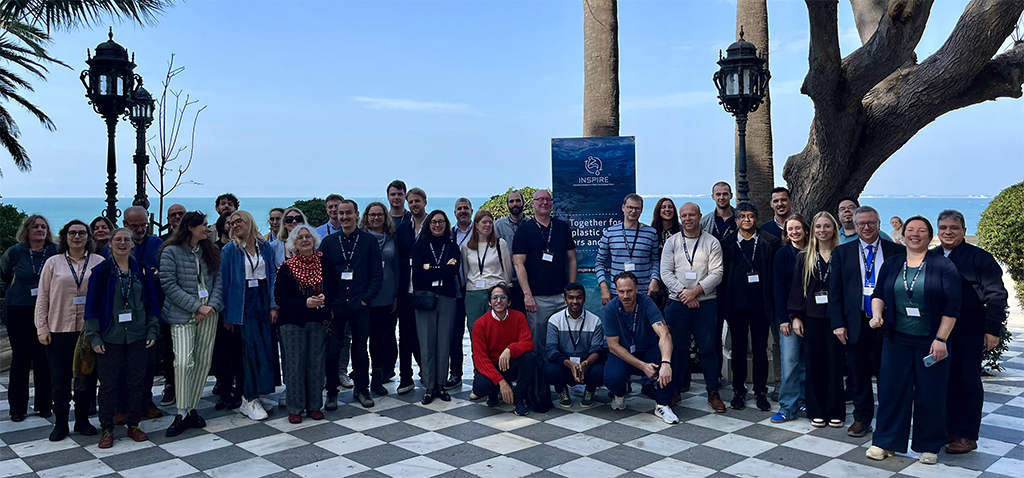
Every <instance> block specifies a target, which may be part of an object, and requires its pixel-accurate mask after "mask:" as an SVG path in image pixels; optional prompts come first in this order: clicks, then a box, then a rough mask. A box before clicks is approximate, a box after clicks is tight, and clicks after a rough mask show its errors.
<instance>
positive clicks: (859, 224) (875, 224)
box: [853, 221, 878, 229]
mask: <svg viewBox="0 0 1024 478" xmlns="http://www.w3.org/2000/svg"><path fill="white" fill-rule="evenodd" d="M853 225H854V226H857V227H858V228H859V229H869V228H876V227H878V221H875V222H855V223H853Z"/></svg>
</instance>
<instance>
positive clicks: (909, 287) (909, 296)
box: [903, 261, 924, 302]
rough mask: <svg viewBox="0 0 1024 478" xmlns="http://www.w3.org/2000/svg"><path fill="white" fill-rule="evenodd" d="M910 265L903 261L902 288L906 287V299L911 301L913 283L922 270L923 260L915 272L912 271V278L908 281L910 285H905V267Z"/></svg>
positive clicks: (912, 299) (912, 298) (907, 267)
mask: <svg viewBox="0 0 1024 478" xmlns="http://www.w3.org/2000/svg"><path fill="white" fill-rule="evenodd" d="M909 268H910V266H909V265H907V262H906V261H904V262H903V288H905V289H907V299H910V301H911V302H913V301H914V285H916V284H917V276H919V275H921V271H922V270H924V261H921V265H920V266H918V267H917V272H915V273H914V280H912V281H910V285H907V269H909Z"/></svg>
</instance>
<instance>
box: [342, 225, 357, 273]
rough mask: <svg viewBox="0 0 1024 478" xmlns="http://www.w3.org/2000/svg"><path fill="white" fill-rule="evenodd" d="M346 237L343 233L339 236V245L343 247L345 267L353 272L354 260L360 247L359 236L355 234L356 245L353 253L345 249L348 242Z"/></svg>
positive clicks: (353, 246)
mask: <svg viewBox="0 0 1024 478" xmlns="http://www.w3.org/2000/svg"><path fill="white" fill-rule="evenodd" d="M344 236H345V233H342V234H341V235H340V236H338V244H339V245H340V246H341V258H342V259H345V267H346V268H347V269H348V270H352V258H353V257H355V255H356V247H359V235H358V234H355V236H356V240H355V243H353V244H352V252H349V251H347V250H346V249H345V242H346V241H345V237H344Z"/></svg>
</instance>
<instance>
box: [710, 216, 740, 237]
mask: <svg viewBox="0 0 1024 478" xmlns="http://www.w3.org/2000/svg"><path fill="white" fill-rule="evenodd" d="M735 218H736V215H735V214H733V215H732V216H729V219H722V222H725V221H727V220H732V221H733V222H734V223H735V222H736V219H735ZM714 223H715V232H717V233H718V237H719V238H722V237H725V236H728V235H729V231H732V228H733V227H735V224H726V225H725V232H722V228H720V227H718V215H715V217H714Z"/></svg>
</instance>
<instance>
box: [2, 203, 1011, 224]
mask: <svg viewBox="0 0 1024 478" xmlns="http://www.w3.org/2000/svg"><path fill="white" fill-rule="evenodd" d="M643 196H644V198H645V203H646V205H647V206H648V207H649V208H653V207H654V205H655V204H656V203H657V201H658V199H659V198H661V197H662V196H659V195H643ZM667 197H670V198H672V199H673V201H675V203H676V205H677V206H679V205H681V204H682V203H684V202H694V203H697V205H699V206H700V208H701V210H702V211H704V212H707V211H710V210H711V209H712V208H713V207H714V201H713V200H712V199H711V198H710V197H708V196H706V195H704V196H685V195H674V196H673V195H670V196H667ZM304 199H308V198H248V197H243V198H239V202H240V203H241V204H240V206H241V207H240V208H241V209H243V210H246V211H248V212H250V213H251V214H252V215H253V217H255V218H256V219H257V221H259V222H260V230H261V232H264V233H265V232H267V229H268V226H267V224H266V221H265V220H266V218H267V215H268V213H269V212H270V210H271V209H272V208H275V207H288V206H291V205H292V204H293V203H294V202H295V201H298V200H304ZM352 199H354V200H355V201H356V202H357V203H358V204H359V207H360V209H362V208H364V207H365V206H366V205H367V204H369V203H370V202H373V201H380V202H383V203H384V204H387V200H386V198H383V197H379V198H371V197H364V198H352ZM456 199H457V198H455V197H431V198H428V203H427V210H428V211H432V210H434V209H440V210H442V211H445V212H447V213H448V216H449V218H451V219H452V220H454V218H453V217H452V215H453V212H454V210H455V201H456ZM469 199H470V201H472V203H473V205H474V208H478V207H479V206H480V205H481V204H483V203H484V202H486V201H487V200H488V199H489V198H480V197H477V198H469ZM991 199H992V198H990V197H982V196H971V197H933V196H928V197H922V196H916V197H894V196H876V197H872V196H862V197H861V204H863V205H869V206H872V207H874V208H875V209H878V211H879V213H880V214H881V217H882V230H884V231H886V232H889V231H890V230H891V229H892V228H891V227H890V226H889V218H891V217H892V216H899V217H901V218H903V219H906V218H908V217H910V216H915V215H922V216H924V217H927V218H928V219H930V220H931V221H932V222H933V223H934V222H935V219H936V218H937V217H938V215H939V212H941V211H942V210H944V209H956V210H959V211H960V212H962V213H963V214H964V218H965V219H966V222H967V233H968V234H974V233H975V230H976V226H977V224H978V219H980V217H981V212H982V211H984V210H985V207H986V206H988V203H989V201H990V200H991ZM131 201H132V198H121V199H119V202H118V207H119V208H120V209H122V210H124V209H125V208H127V207H130V206H131ZM151 201H152V199H151ZM213 202H214V198H212V197H209V198H203V197H172V198H167V199H166V200H165V202H164V208H165V211H166V208H167V207H170V205H171V204H174V203H179V204H182V205H183V206H185V208H186V209H188V210H190V211H192V210H197V209H198V210H200V211H204V212H206V213H207V214H211V213H213V212H214V203H213ZM0 204H11V205H13V206H15V207H17V208H18V209H21V210H22V211H24V212H26V213H28V214H42V215H44V216H46V218H47V219H49V221H50V224H52V225H53V227H54V228H55V229H56V228H59V227H60V226H62V225H63V224H65V223H67V222H68V221H70V220H72V219H81V220H83V221H85V222H90V221H91V220H92V219H93V218H95V217H96V216H99V215H101V214H102V213H103V210H104V209H105V208H106V202H104V199H103V198H12V197H5V198H2V199H0ZM152 209H153V210H152V211H151V212H155V206H154V207H153V208H152ZM361 212H362V211H360V213H361ZM651 214H652V212H651V211H647V212H645V213H644V214H643V216H642V220H643V222H645V223H650V218H651ZM769 214H770V212H762V213H761V216H763V218H764V219H767V218H768V217H769Z"/></svg>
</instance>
